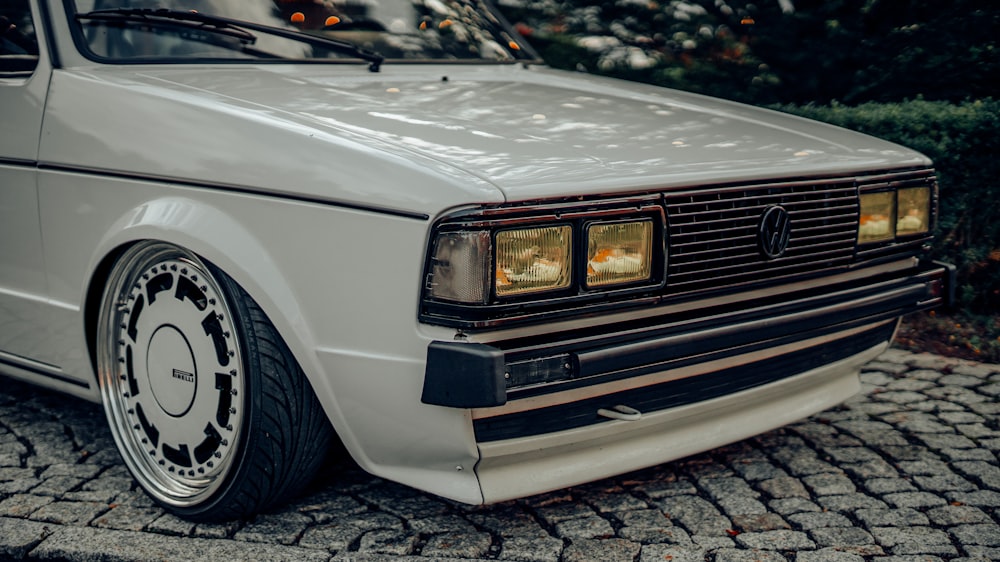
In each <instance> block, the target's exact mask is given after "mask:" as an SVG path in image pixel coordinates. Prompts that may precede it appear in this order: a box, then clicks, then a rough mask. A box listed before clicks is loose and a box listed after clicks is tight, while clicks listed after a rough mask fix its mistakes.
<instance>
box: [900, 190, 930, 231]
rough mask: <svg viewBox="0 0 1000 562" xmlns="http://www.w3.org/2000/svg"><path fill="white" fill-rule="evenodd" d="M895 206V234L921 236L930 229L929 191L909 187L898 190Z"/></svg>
mask: <svg viewBox="0 0 1000 562" xmlns="http://www.w3.org/2000/svg"><path fill="white" fill-rule="evenodd" d="M898 197H899V201H898V204H897V205H896V234H897V235H898V236H907V235H909V234H922V233H925V232H927V231H928V230H929V229H930V223H931V220H930V219H931V216H930V215H931V189H930V188H929V187H911V188H906V189H900V190H899V195H898Z"/></svg>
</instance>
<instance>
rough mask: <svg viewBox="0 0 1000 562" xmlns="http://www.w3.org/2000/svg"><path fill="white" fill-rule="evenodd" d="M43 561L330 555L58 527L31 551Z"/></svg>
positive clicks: (280, 558)
mask: <svg viewBox="0 0 1000 562" xmlns="http://www.w3.org/2000/svg"><path fill="white" fill-rule="evenodd" d="M31 555H32V556H33V557H37V558H41V559H43V560H45V559H48V560H101V561H106V562H119V561H121V562H145V561H149V562H159V561H161V560H270V561H275V562H280V561H286V560H287V561H289V562H292V561H305V562H311V561H316V562H321V561H322V562H325V561H326V560H327V559H328V558H329V554H328V553H326V552H323V551H316V550H309V549H306V548H298V547H288V546H277V545H270V544H256V543H246V542H241V541H231V540H207V539H195V538H190V537H186V538H181V537H169V536H164V535H156V534H151V533H131V532H128V531H115V530H110V529H95V528H92V527H58V528H54V529H53V533H52V535H51V536H49V537H48V538H46V539H45V540H44V541H42V542H41V544H39V545H38V546H37V547H36V548H35V549H34V550H32V551H31Z"/></svg>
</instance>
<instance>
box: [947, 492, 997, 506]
mask: <svg viewBox="0 0 1000 562" xmlns="http://www.w3.org/2000/svg"><path fill="white" fill-rule="evenodd" d="M946 497H947V498H948V499H949V500H950V501H953V502H958V503H961V504H965V505H973V506H976V507H1000V492H995V491H993V490H976V491H975V492H948V493H947V494H946Z"/></svg>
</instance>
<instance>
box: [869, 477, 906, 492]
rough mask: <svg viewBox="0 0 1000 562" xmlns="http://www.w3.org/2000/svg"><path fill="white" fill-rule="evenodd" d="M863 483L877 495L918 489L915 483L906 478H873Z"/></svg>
mask: <svg viewBox="0 0 1000 562" xmlns="http://www.w3.org/2000/svg"><path fill="white" fill-rule="evenodd" d="M862 485H863V486H864V487H865V489H866V490H867V491H869V492H871V493H873V494H875V495H883V494H895V493H899V492H916V491H917V489H916V488H915V487H914V486H913V484H912V483H911V482H910V481H909V480H906V479H905V478H872V479H868V480H864V481H863V482H862Z"/></svg>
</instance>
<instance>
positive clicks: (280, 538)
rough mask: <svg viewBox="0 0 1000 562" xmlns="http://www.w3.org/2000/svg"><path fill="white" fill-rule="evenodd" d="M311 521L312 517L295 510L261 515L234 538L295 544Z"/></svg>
mask: <svg viewBox="0 0 1000 562" xmlns="http://www.w3.org/2000/svg"><path fill="white" fill-rule="evenodd" d="M311 523H312V518H310V517H309V516H307V515H303V514H301V513H298V512H295V511H291V512H285V513H277V514H265V515H260V516H258V517H257V518H255V519H254V520H253V521H252V522H250V523H249V524H247V526H245V527H243V528H242V529H240V530H239V531H238V532H237V533H236V534H235V535H233V539H235V540H238V541H249V542H263V543H280V544H293V543H295V541H297V540H298V538H299V536H300V535H301V534H302V533H303V532H304V531H305V530H306V527H308V526H309V525H310V524H311Z"/></svg>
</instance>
